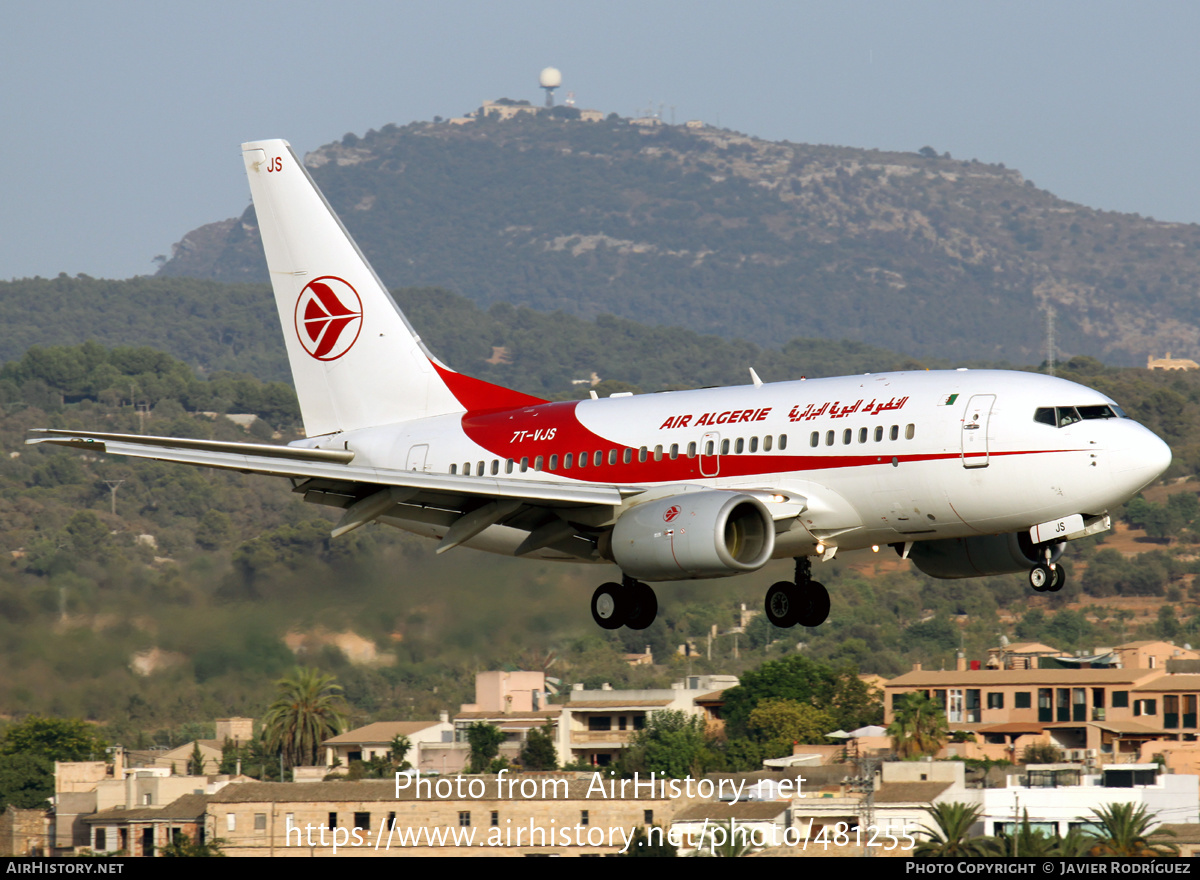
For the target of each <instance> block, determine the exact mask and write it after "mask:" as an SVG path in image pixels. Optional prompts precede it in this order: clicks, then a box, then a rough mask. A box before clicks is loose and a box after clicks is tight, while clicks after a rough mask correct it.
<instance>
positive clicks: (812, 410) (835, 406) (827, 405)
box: [788, 395, 908, 422]
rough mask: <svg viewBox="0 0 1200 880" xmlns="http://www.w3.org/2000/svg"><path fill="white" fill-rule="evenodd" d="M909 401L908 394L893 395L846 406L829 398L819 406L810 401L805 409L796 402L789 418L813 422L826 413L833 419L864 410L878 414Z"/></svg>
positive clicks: (871, 413)
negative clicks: (889, 397) (895, 396)
mask: <svg viewBox="0 0 1200 880" xmlns="http://www.w3.org/2000/svg"><path fill="white" fill-rule="evenodd" d="M907 402H908V396H907V395H905V396H904V397H901V398H900V399H899V400H897V399H896V398H894V397H893V398H891V399H890V400H888V401H886V402H885V401H882V400H879V399H878V398H876V399H875V400H872V401H871V402H870V403H868V404H867V405H866V406H863V402H862V400H861V399H859V400H856V401H855V402H854V403H848V404H846V405H845V406H842V402H841V401H840V400H835V401H833V402H832V403H831V402H830V401H828V400H827V401H825V402H824V403H822V404H821V405H820V406H819V407H818V406H817V405H816V404H815V403H810V404H809V405H808V406H806V407H805V408H804V409H803V410H802V409H800V405H799V404H796V405H795V406H793V407H792V411H791V412H789V413H788V420H789V421H793V422H811V421H812V420H813V419H819V418H821V416H824V415H828V416H829V417H830V418H831V419H844V418H846V417H847V416H852V415H854V414H855V413H856V412H862V414H863V415H864V416H866V415H871V416H877V415H879V414H880V413H882V412H888V411H890V410H897V409H903V408H904V404H905V403H907Z"/></svg>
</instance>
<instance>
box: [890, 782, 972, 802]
mask: <svg viewBox="0 0 1200 880" xmlns="http://www.w3.org/2000/svg"><path fill="white" fill-rule="evenodd" d="M952 784H953V783H950V782H885V783H884V784H883V785H881V786H879V789H878V790H877V791H876V792H875V803H877V804H930V803H933V799H934V798H936V797H937V796H938V795H940V794H941V793H942V792H944V791H945V790H946V789H948V788H950V786H951V785H952Z"/></svg>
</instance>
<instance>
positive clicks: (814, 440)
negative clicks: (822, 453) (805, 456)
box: [808, 431, 821, 448]
mask: <svg viewBox="0 0 1200 880" xmlns="http://www.w3.org/2000/svg"><path fill="white" fill-rule="evenodd" d="M808 445H809V446H812V447H813V448H816V447H818V446H820V445H821V432H820V431H813V432H812V436H811V437H809V438H808Z"/></svg>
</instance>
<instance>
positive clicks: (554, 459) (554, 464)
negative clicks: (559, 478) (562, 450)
mask: <svg viewBox="0 0 1200 880" xmlns="http://www.w3.org/2000/svg"><path fill="white" fill-rule="evenodd" d="M550 470H552V471H556V470H558V456H557V455H552V456H550Z"/></svg>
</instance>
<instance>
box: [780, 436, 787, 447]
mask: <svg viewBox="0 0 1200 880" xmlns="http://www.w3.org/2000/svg"><path fill="white" fill-rule="evenodd" d="M779 448H780V449H781V450H783V449H787V434H780V435H779Z"/></svg>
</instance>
